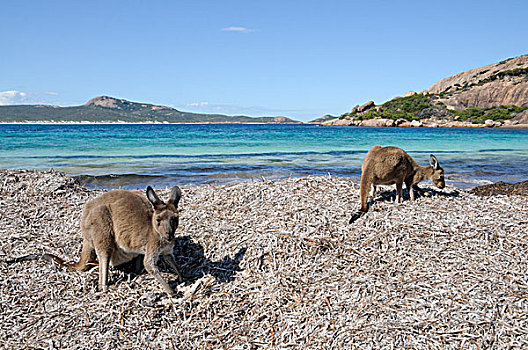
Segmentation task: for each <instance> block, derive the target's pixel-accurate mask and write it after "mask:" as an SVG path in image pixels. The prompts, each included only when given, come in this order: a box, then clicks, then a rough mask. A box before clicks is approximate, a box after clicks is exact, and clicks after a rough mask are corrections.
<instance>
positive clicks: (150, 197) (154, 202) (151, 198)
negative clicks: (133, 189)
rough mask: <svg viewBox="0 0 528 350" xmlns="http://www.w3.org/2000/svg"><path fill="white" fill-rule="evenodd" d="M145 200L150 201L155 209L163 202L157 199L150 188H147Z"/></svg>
mask: <svg viewBox="0 0 528 350" xmlns="http://www.w3.org/2000/svg"><path fill="white" fill-rule="evenodd" d="M147 198H148V200H149V201H150V203H152V205H153V206H154V208H157V207H159V206H161V205H163V202H162V201H161V200H160V199H159V197H158V195H157V194H156V192H154V190H153V189H152V187H150V186H148V187H147Z"/></svg>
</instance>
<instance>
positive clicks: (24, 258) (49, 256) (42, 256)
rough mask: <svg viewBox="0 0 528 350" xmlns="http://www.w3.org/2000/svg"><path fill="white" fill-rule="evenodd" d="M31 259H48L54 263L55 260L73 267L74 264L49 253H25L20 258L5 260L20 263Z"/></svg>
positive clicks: (8, 262) (10, 262)
mask: <svg viewBox="0 0 528 350" xmlns="http://www.w3.org/2000/svg"><path fill="white" fill-rule="evenodd" d="M30 260H45V261H48V262H51V263H53V262H54V263H57V264H59V265H61V266H64V267H68V268H73V264H68V263H66V262H65V261H64V259H62V258H59V257H58V256H56V255H53V254H47V253H44V254H29V255H24V256H20V257H18V258H14V259H11V260H6V261H5V262H6V263H7V264H16V263H19V262H23V261H30Z"/></svg>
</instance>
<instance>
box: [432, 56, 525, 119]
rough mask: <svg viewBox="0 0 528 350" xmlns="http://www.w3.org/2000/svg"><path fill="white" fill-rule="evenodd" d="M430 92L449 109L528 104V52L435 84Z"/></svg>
mask: <svg viewBox="0 0 528 350" xmlns="http://www.w3.org/2000/svg"><path fill="white" fill-rule="evenodd" d="M428 92H429V93H430V94H442V93H444V94H443V95H442V96H441V98H440V99H439V101H440V102H442V103H444V104H445V105H446V107H447V108H448V109H449V110H462V109H466V108H470V107H477V108H490V107H495V106H501V105H503V106H518V107H527V106H528V55H524V56H520V57H515V58H512V59H509V60H506V61H503V62H499V63H494V64H490V65H487V66H484V67H480V68H476V69H470V70H468V71H465V72H462V73H458V74H455V75H453V76H451V77H449V78H445V79H442V80H440V81H439V82H437V83H435V84H433V85H432V86H431V87H430V88H429V90H428Z"/></svg>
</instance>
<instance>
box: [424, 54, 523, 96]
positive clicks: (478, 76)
mask: <svg viewBox="0 0 528 350" xmlns="http://www.w3.org/2000/svg"><path fill="white" fill-rule="evenodd" d="M519 68H528V55H523V56H519V57H515V58H511V59H508V60H506V61H502V62H499V63H493V64H488V65H487V66H484V67H480V68H475V69H470V70H467V71H465V72H462V73H458V74H455V75H452V76H450V77H448V78H445V79H442V80H440V81H438V82H437V83H434V84H433V85H432V86H431V87H430V88H429V90H428V93H430V94H440V93H442V92H446V91H449V90H451V89H454V90H456V89H458V88H462V87H464V86H470V85H473V84H478V83H479V82H481V81H483V80H486V79H489V78H491V77H492V76H494V75H497V74H499V73H500V72H504V71H511V70H515V69H519Z"/></svg>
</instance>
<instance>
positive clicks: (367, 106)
mask: <svg viewBox="0 0 528 350" xmlns="http://www.w3.org/2000/svg"><path fill="white" fill-rule="evenodd" d="M375 106H376V104H375V103H374V101H368V102H367V103H365V104H364V105H362V106H361V107H359V108H358V109H357V111H358V113H363V112H366V111H368V110H369V109H371V108H373V107H375Z"/></svg>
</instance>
